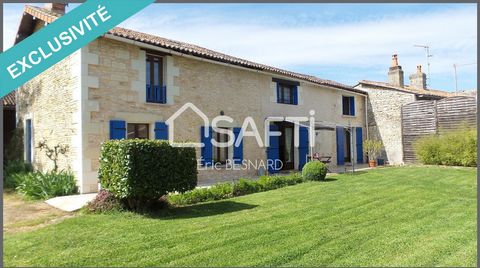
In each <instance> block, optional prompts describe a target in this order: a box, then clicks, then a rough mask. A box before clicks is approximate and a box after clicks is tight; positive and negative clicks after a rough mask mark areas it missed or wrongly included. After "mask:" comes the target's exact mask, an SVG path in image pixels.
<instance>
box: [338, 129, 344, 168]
mask: <svg viewBox="0 0 480 268" xmlns="http://www.w3.org/2000/svg"><path fill="white" fill-rule="evenodd" d="M344 140H345V130H344V129H343V127H337V165H339V166H341V165H344V164H345V147H344V144H343V143H344Z"/></svg>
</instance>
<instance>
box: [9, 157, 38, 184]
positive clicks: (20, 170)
mask: <svg viewBox="0 0 480 268" xmlns="http://www.w3.org/2000/svg"><path fill="white" fill-rule="evenodd" d="M32 171H33V169H32V165H31V164H29V163H25V162H24V161H22V160H12V161H8V163H7V164H6V165H5V166H4V167H3V188H10V189H14V188H15V187H17V181H16V179H15V176H14V175H15V174H25V173H28V172H32Z"/></svg>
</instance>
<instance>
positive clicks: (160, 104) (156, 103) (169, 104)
mask: <svg viewBox="0 0 480 268" xmlns="http://www.w3.org/2000/svg"><path fill="white" fill-rule="evenodd" d="M145 104H148V105H152V106H172V105H173V103H168V102H167V103H158V102H148V101H146V102H145Z"/></svg>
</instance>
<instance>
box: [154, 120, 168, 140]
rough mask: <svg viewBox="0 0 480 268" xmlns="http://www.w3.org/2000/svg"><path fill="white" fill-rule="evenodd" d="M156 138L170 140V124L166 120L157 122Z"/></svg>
mask: <svg viewBox="0 0 480 268" xmlns="http://www.w3.org/2000/svg"><path fill="white" fill-rule="evenodd" d="M154 131H155V139H157V140H168V126H167V124H165V122H155V129H154Z"/></svg>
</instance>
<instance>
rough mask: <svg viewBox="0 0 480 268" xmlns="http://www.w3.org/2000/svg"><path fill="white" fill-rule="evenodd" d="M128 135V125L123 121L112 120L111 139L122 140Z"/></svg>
mask: <svg viewBox="0 0 480 268" xmlns="http://www.w3.org/2000/svg"><path fill="white" fill-rule="evenodd" d="M126 135H127V124H126V122H125V121H123V120H110V139H111V140H121V139H125V138H126Z"/></svg>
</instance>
